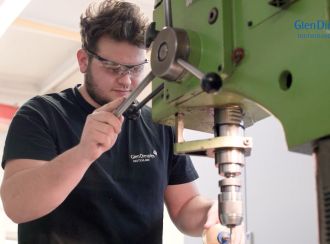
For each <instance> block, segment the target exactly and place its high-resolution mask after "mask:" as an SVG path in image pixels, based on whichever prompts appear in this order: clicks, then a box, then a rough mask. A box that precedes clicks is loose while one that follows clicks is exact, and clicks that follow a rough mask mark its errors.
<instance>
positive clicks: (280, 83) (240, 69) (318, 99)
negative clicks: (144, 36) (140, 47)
mask: <svg viewBox="0 0 330 244" xmlns="http://www.w3.org/2000/svg"><path fill="white" fill-rule="evenodd" d="M329 2H330V1H329V0H297V1H293V2H292V3H291V4H290V5H289V6H287V7H286V8H283V9H281V8H278V7H273V6H270V5H269V4H268V1H261V0H235V1H233V0H194V1H192V4H190V5H189V6H186V1H172V16H173V25H174V27H175V28H181V29H185V30H186V31H187V32H188V34H189V38H190V46H191V56H190V58H189V62H190V63H192V64H193V65H195V66H196V67H198V68H199V69H200V70H201V71H203V72H219V74H220V75H221V77H222V78H223V79H224V85H223V88H222V90H221V91H220V92H218V93H217V94H206V93H204V92H203V91H202V90H201V88H200V82H199V80H197V79H196V78H194V77H192V76H187V77H186V79H185V80H183V81H182V82H180V83H176V82H167V81H166V82H165V89H164V92H163V93H162V94H160V95H159V96H157V97H156V98H154V100H153V105H152V106H153V108H152V109H153V110H152V113H153V119H154V120H155V121H157V122H160V123H166V124H171V125H173V124H174V115H175V113H176V112H178V111H180V112H184V113H185V115H186V116H185V125H186V127H187V128H190V129H196V130H200V131H212V127H213V116H212V108H214V107H221V106H225V105H226V104H233V103H235V104H240V105H241V106H242V107H243V109H244V110H245V113H246V117H245V120H246V121H245V122H246V124H247V125H248V126H249V125H252V124H253V123H255V122H257V121H259V120H260V119H263V118H265V117H266V116H267V115H268V114H273V115H274V116H275V117H277V118H278V119H279V120H280V122H281V123H282V126H283V129H284V131H285V135H286V140H287V144H288V147H289V149H290V150H296V151H303V152H307V153H309V152H311V147H310V145H311V143H312V142H313V141H314V140H316V139H318V138H321V137H323V136H327V135H329V134H330V109H329V108H328V106H329V104H330V62H329V57H330V19H329V16H330V8H329V6H330V4H329ZM213 8H217V9H218V13H219V15H218V19H217V21H216V22H215V23H214V24H209V23H208V18H209V13H210V11H211V10H212V9H213ZM164 19H165V18H164V11H163V5H162V3H161V4H159V6H158V7H157V8H156V9H155V10H154V21H156V23H157V24H156V26H157V29H158V30H161V29H162V28H163V26H164ZM303 23H305V24H304V25H305V27H313V26H312V25H313V24H314V25H315V26H316V25H317V24H319V25H320V26H321V24H322V23H324V24H326V25H327V27H328V29H326V28H324V29H311V28H309V29H306V28H305V29H302V28H301V27H302V25H303ZM295 24H296V25H295ZM236 48H243V49H244V53H245V55H244V58H243V59H242V61H241V62H240V63H239V64H235V63H234V62H233V61H232V53H233V51H234V50H235V49H236ZM160 82H163V81H162V80H160V79H156V80H155V81H153V87H156V86H157V85H158V84H159V83H160ZM270 129H271V128H270Z"/></svg>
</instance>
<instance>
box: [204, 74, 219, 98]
mask: <svg viewBox="0 0 330 244" xmlns="http://www.w3.org/2000/svg"><path fill="white" fill-rule="evenodd" d="M201 86H202V89H203V91H205V92H207V93H213V92H217V91H219V90H220V88H221V87H222V79H221V77H220V75H218V74H217V73H214V72H211V73H207V74H205V75H204V76H203V78H202V80H201Z"/></svg>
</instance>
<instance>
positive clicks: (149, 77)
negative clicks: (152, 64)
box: [114, 72, 155, 117]
mask: <svg viewBox="0 0 330 244" xmlns="http://www.w3.org/2000/svg"><path fill="white" fill-rule="evenodd" d="M154 78H155V75H154V74H153V73H152V72H149V74H148V75H147V76H146V77H145V78H144V79H143V80H142V81H141V83H140V84H139V85H138V87H137V88H136V89H135V90H134V91H133V92H132V93H131V94H130V95H129V96H128V98H127V99H125V100H124V101H123V102H122V103H121V104H120V105H119V106H118V108H117V109H116V110H115V111H114V115H116V116H117V117H119V116H121V115H122V114H123V113H124V112H125V111H126V110H127V109H128V108H129V106H131V104H132V103H133V102H134V101H135V99H136V98H137V97H138V96H139V95H140V93H141V92H142V91H143V90H144V88H146V87H147V85H148V84H149V83H150V82H151V81H152V80H153V79H154Z"/></svg>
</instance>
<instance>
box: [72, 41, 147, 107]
mask: <svg viewBox="0 0 330 244" xmlns="http://www.w3.org/2000/svg"><path fill="white" fill-rule="evenodd" d="M97 47H98V48H97V50H96V51H95V52H89V53H88V51H86V50H83V51H84V52H85V55H90V56H91V57H92V58H91V59H89V60H88V58H87V60H86V59H84V60H85V63H84V62H83V61H80V60H79V58H78V60H79V65H80V70H81V71H82V72H83V73H85V84H84V86H85V89H86V91H87V94H88V95H89V96H90V98H92V99H93V100H94V102H96V103H97V104H98V105H103V104H106V103H108V102H110V101H112V100H114V99H116V98H119V97H127V96H128V95H129V94H130V93H131V92H132V90H134V89H135V88H136V87H137V85H138V83H139V81H140V80H141V79H142V78H143V73H144V72H143V66H144V65H143V63H144V62H145V55H146V51H145V50H144V49H142V48H139V47H137V46H134V45H131V44H129V43H127V42H117V41H114V40H112V39H110V38H108V37H102V38H101V39H100V40H99V42H98V45H97ZM89 51H92V50H89ZM86 62H87V64H86ZM140 64H141V65H140ZM121 65H124V66H121ZM125 65H127V66H129V67H131V69H128V68H126V67H125ZM132 67H134V68H132Z"/></svg>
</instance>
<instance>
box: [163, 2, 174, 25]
mask: <svg viewBox="0 0 330 244" xmlns="http://www.w3.org/2000/svg"><path fill="white" fill-rule="evenodd" d="M164 12H165V26H168V27H172V26H173V23H172V8H171V0H165V1H164Z"/></svg>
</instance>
